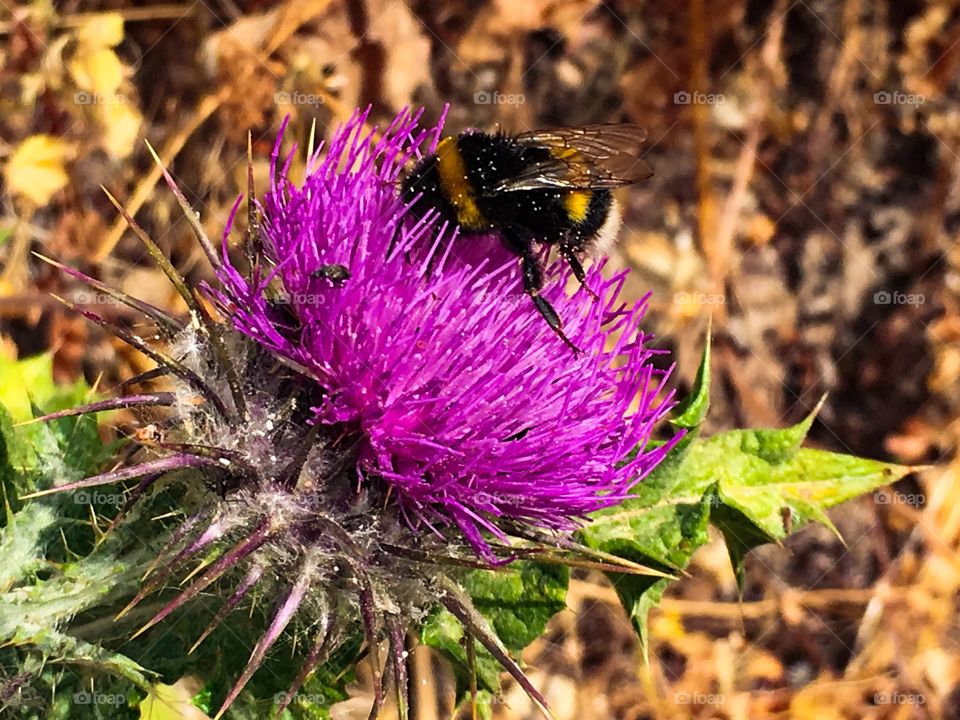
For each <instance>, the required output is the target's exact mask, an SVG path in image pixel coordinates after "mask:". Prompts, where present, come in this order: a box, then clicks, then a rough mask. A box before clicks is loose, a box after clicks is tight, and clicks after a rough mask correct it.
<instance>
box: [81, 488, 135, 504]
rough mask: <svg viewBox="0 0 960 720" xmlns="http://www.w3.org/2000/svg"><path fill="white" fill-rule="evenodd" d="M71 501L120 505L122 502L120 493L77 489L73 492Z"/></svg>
mask: <svg viewBox="0 0 960 720" xmlns="http://www.w3.org/2000/svg"><path fill="white" fill-rule="evenodd" d="M73 501H74V502H75V503H76V504H77V505H114V506H116V505H120V504H122V503H123V495H122V494H121V493H105V492H99V491H97V490H78V491H77V492H75V493H74V494H73Z"/></svg>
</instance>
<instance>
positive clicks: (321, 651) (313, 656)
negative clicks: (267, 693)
mask: <svg viewBox="0 0 960 720" xmlns="http://www.w3.org/2000/svg"><path fill="white" fill-rule="evenodd" d="M322 623H323V626H324V627H323V629H321V630H320V632H318V633H317V636H316V640H314V643H313V647H311V648H310V652H308V653H307V657H306V658H304V661H303V664H302V665H301V666H300V672H298V673H297V677H296V679H295V680H294V681H293V684H292V685H291V686H290V687H289V688H288V689H287V692H286V693H285V694H284V696H283V700H282V701H281V702H280V703H279V704H278V705H277V709H276V712H275V713H274V715H273V717H274V720H276V718H278V717H280V715H282V714H283V711H284V710H286V709H287V706H288V705H290V703H291V702H293V698H294V697H295V696H296V694H297V692H298V691H299V690H300V688H301V687H303V684H304V683H305V682H306V681H307V678H308V677H309V676H310V673H311V672H313V670H314V669H315V668H316V667H317V665H319V664H320V663H321V662H323V661H324V660H325V659H326V658H327V657H328V656H329V654H330V650H331V647H332V646H333V644H334V643H333V641H334V638H335V637H336V634H337V633H336V627H337V626H336V624H335V623H333V622H331V620H330V618H329V616H324V618H323V619H322Z"/></svg>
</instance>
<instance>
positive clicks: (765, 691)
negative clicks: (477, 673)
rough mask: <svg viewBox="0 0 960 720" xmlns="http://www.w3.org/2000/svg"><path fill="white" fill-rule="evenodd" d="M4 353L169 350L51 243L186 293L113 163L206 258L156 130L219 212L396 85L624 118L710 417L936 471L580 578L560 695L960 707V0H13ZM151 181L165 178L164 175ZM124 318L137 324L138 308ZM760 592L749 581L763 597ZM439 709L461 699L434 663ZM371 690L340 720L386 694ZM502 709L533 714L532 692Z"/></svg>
mask: <svg viewBox="0 0 960 720" xmlns="http://www.w3.org/2000/svg"><path fill="white" fill-rule="evenodd" d="M0 67H2V69H0V165H2V170H3V172H2V181H0V182H2V195H0V356H2V357H6V358H17V357H28V356H30V355H33V354H36V353H40V352H44V351H51V352H52V353H53V354H54V359H55V372H56V374H57V378H58V380H61V381H64V382H66V381H70V380H72V379H75V378H77V377H79V376H86V377H87V379H88V380H90V381H95V380H99V387H100V389H101V390H102V391H104V392H110V391H111V390H112V389H114V388H115V387H116V385H117V383H118V382H120V381H122V380H123V379H124V378H125V377H129V376H131V375H133V374H135V373H137V372H140V371H143V370H145V369H147V367H148V364H147V362H148V361H147V360H146V359H145V358H144V357H142V356H139V355H137V354H136V353H134V352H132V351H131V350H130V349H129V348H127V347H126V346H124V345H122V344H120V343H119V342H118V341H116V340H114V339H112V338H110V337H109V336H106V335H104V334H102V333H101V332H99V331H98V330H97V329H96V328H95V327H93V326H92V325H91V324H89V323H88V322H86V321H84V320H83V319H82V318H78V317H77V316H76V315H74V314H72V313H70V312H68V311H65V310H64V309H63V308H62V307H60V306H59V305H58V304H57V303H56V302H55V301H54V300H53V299H52V298H51V297H50V295H49V293H51V292H55V293H57V294H60V295H63V296H65V297H68V298H70V299H72V300H74V301H75V302H77V303H78V304H80V305H84V304H87V303H96V302H97V301H98V298H102V297H103V296H101V295H97V294H92V293H88V294H84V289H83V288H82V287H79V286H76V285H74V284H73V283H72V282H71V281H70V280H69V278H67V277H66V276H64V275H63V274H61V273H59V272H58V271H56V270H54V269H52V268H50V267H49V266H47V265H45V264H44V263H43V262H41V261H40V260H38V259H37V258H36V257H34V256H33V255H32V254H31V253H32V252H39V253H42V254H44V255H47V256H51V257H54V258H57V259H58V260H60V261H62V262H64V263H67V264H70V265H73V266H76V267H79V268H80V269H82V270H83V271H85V272H87V273H89V274H91V275H94V276H96V277H98V278H100V279H102V280H105V281H107V282H109V283H111V284H117V285H119V286H121V287H122V288H123V289H124V290H126V291H128V292H131V293H132V294H134V295H137V296H140V297H142V298H144V299H147V300H149V301H151V302H154V303H155V304H159V305H162V306H167V307H170V308H172V309H180V308H178V304H177V303H178V300H177V298H176V297H174V296H173V294H172V292H171V291H170V290H169V288H168V285H167V283H166V282H165V280H164V279H163V278H162V276H161V275H160V273H159V271H157V270H156V269H155V268H154V266H153V265H152V264H151V262H150V261H149V258H148V257H147V256H146V254H145V253H144V251H143V250H142V248H141V246H140V244H139V243H138V241H137V240H136V238H135V237H134V236H133V235H132V233H130V232H129V231H127V230H126V226H125V224H124V223H123V221H122V219H121V218H119V217H118V216H117V214H116V212H115V210H114V209H113V208H112V206H111V205H110V203H109V201H108V200H107V198H106V197H105V195H104V193H103V192H102V190H101V189H100V186H101V185H103V186H104V187H105V188H106V189H107V190H109V192H110V193H112V194H113V195H114V196H116V197H117V198H119V199H120V201H121V202H122V203H124V204H125V205H126V206H127V207H128V209H129V211H130V212H131V214H133V215H135V217H136V218H137V220H138V221H139V222H140V223H141V224H142V225H143V226H144V228H146V229H147V231H148V232H149V233H150V234H151V236H152V237H153V238H154V239H155V240H157V242H158V243H159V244H160V245H161V246H162V247H163V248H164V249H165V250H166V251H167V252H168V253H169V254H170V255H171V256H172V257H173V258H174V260H175V263H176V264H177V266H178V267H179V268H180V269H181V270H182V271H183V272H184V273H186V274H187V275H188V276H190V277H192V278H195V279H199V278H200V277H202V276H203V275H204V274H205V273H206V272H207V267H206V266H205V264H204V261H203V259H202V256H201V252H200V250H199V248H198V246H197V244H196V242H195V240H194V239H193V236H192V234H191V231H190V228H189V225H188V223H187V222H185V221H184V219H183V218H182V215H181V213H180V210H179V208H178V207H177V205H176V202H175V199H174V198H173V197H172V195H171V194H170V192H169V191H168V190H167V189H166V188H165V187H161V186H162V184H163V183H162V180H160V177H159V172H158V171H157V170H156V168H155V166H154V164H153V162H152V160H151V158H150V155H149V153H148V151H147V149H146V146H145V145H144V143H143V139H147V140H149V142H150V143H151V144H152V145H153V147H154V148H156V150H157V152H158V154H159V155H160V157H161V158H162V159H163V161H164V162H165V163H166V165H167V166H168V167H169V168H171V170H172V172H173V174H174V176H175V177H176V179H177V181H178V183H179V184H180V187H181V188H182V189H183V191H184V192H185V193H186V195H187V197H188V199H189V200H190V202H191V204H192V205H193V206H194V207H195V208H196V209H197V211H198V212H199V213H200V217H201V220H202V222H203V224H204V226H205V227H206V229H207V232H208V233H209V234H210V235H211V236H212V237H219V236H220V234H221V232H222V228H223V226H224V223H225V221H226V217H227V213H228V211H229V207H230V205H231V204H232V203H233V201H234V199H235V198H236V196H237V195H238V194H239V193H241V192H244V191H245V189H246V183H247V180H246V175H247V162H246V157H247V140H248V132H249V133H250V135H249V137H250V139H251V141H252V142H251V147H252V154H253V159H254V164H253V167H254V175H255V179H256V181H257V185H258V187H260V188H263V187H265V185H266V178H267V159H268V155H269V151H270V148H271V147H272V144H273V141H274V138H275V136H276V133H277V130H278V128H279V124H280V122H281V121H282V120H283V118H284V117H285V116H288V115H289V116H290V117H291V122H292V127H291V131H290V132H292V133H293V135H294V136H295V137H296V138H297V139H298V140H300V141H301V142H304V141H305V139H306V137H307V135H308V133H309V129H310V126H311V124H312V123H313V122H314V121H315V122H316V123H317V129H318V133H326V132H327V131H328V129H330V128H332V127H334V126H335V125H336V124H337V123H339V122H341V121H343V120H345V119H346V118H347V117H348V116H349V115H350V114H351V113H352V112H353V111H354V109H355V108H357V107H364V106H366V105H368V104H370V105H372V107H373V111H372V114H371V122H372V123H373V124H375V125H381V126H382V125H383V124H384V123H385V122H386V121H388V120H389V119H390V118H392V117H393V116H394V115H395V113H396V112H397V111H399V110H400V109H401V108H402V107H404V106H406V105H414V106H423V107H425V108H426V115H425V119H426V120H428V121H432V120H435V119H436V118H437V117H438V116H439V114H440V112H441V110H442V107H443V105H444V103H450V111H449V115H448V121H447V130H448V131H449V132H456V131H459V130H461V129H463V128H466V127H479V128H492V127H495V126H497V125H499V126H500V127H502V128H503V129H505V130H508V131H519V130H526V129H530V128H537V127H542V126H546V125H576V124H583V123H591V122H605V121H631V122H635V123H639V124H641V125H643V126H644V127H645V128H647V130H648V140H647V143H646V156H645V157H646V159H647V161H648V162H649V163H650V165H651V166H652V167H653V169H654V171H655V176H654V177H653V178H652V179H651V180H649V181H647V182H646V183H644V184H642V185H640V186H636V187H633V188H629V189H627V190H625V191H623V193H622V194H621V195H620V200H621V202H622V203H623V205H624V207H625V223H624V228H623V231H622V234H621V240H620V244H619V247H618V248H617V250H616V251H615V253H614V264H615V265H617V266H620V267H629V268H632V269H633V270H634V272H633V273H632V275H631V280H630V284H629V287H628V290H629V292H630V293H631V294H632V296H634V297H639V296H641V295H642V294H643V293H645V292H647V291H651V292H652V293H653V296H652V303H651V310H650V312H649V313H648V316H647V320H646V322H647V325H648V327H649V329H650V330H651V331H653V332H655V333H656V335H657V338H658V339H657V343H658V344H659V345H661V346H663V347H666V348H669V349H671V350H672V351H673V352H674V353H675V354H674V357H675V360H676V362H677V365H678V369H677V373H676V382H677V384H678V386H679V387H680V389H681V391H682V390H683V389H684V388H685V387H688V386H689V384H690V382H691V380H692V377H693V374H694V373H695V370H696V365H697V362H698V360H699V353H700V350H701V348H702V344H703V339H704V335H705V333H706V328H707V323H708V321H709V319H710V318H712V321H713V332H714V338H715V352H714V364H713V372H714V378H715V379H714V386H713V397H712V402H713V406H712V410H711V420H710V427H709V430H710V431H718V430H722V429H726V428H731V427H747V426H750V427H757V426H783V425H786V424H789V423H793V422H796V421H797V420H799V419H800V418H802V417H803V416H804V415H806V414H807V413H809V412H810V410H812V409H813V407H814V406H815V405H816V403H817V401H818V400H819V399H820V397H821V396H823V395H824V394H827V400H826V404H825V406H824V407H823V410H822V412H821V413H820V415H819V418H818V421H817V423H816V424H815V425H814V429H813V431H812V433H811V442H812V443H813V444H815V445H819V446H821V447H825V448H829V449H833V450H837V451H845V452H851V453H856V454H860V455H866V456H869V457H874V458H880V459H889V460H895V461H898V462H902V463H910V464H930V465H932V466H933V467H932V469H930V470H928V471H924V472H923V473H921V474H919V475H915V476H912V477H911V478H908V479H907V480H904V481H902V482H901V483H898V484H897V485H896V486H894V487H892V488H889V489H887V490H885V491H883V492H879V493H876V494H874V495H871V496H868V497H865V498H860V499H859V500H856V501H853V502H850V503H848V504H846V505H844V506H843V507H842V508H841V509H839V510H838V511H835V512H834V513H833V514H832V518H833V521H834V522H835V523H836V525H837V527H838V528H839V530H840V532H841V533H842V534H843V537H844V538H845V543H844V542H841V541H840V540H839V539H838V538H837V537H835V536H834V535H833V534H832V533H831V532H830V531H828V530H827V529H825V528H821V527H810V528H806V529H804V530H803V531H802V532H800V533H799V534H797V535H796V536H794V537H792V538H791V539H790V540H789V541H788V542H787V543H786V547H783V548H777V547H765V548H762V549H761V550H759V551H756V552H754V553H753V554H752V555H751V556H750V557H749V559H748V561H747V572H746V585H745V588H744V589H743V593H742V596H741V595H740V594H739V593H738V590H737V587H736V583H735V581H734V578H733V575H732V573H731V571H730V569H729V565H728V561H727V559H726V551H725V548H724V547H723V545H722V543H721V542H719V540H718V541H717V542H715V543H712V544H711V545H709V546H707V547H706V548H704V549H703V550H702V551H701V552H699V553H698V554H697V555H696V556H695V557H694V561H693V565H692V568H691V571H690V575H689V576H688V577H685V578H683V579H682V580H681V581H680V582H678V583H676V584H674V586H673V587H672V588H671V590H670V591H669V592H668V597H667V598H666V599H665V601H664V603H663V605H662V607H661V608H660V609H659V610H657V611H655V612H654V613H653V615H652V616H651V649H650V664H649V666H645V665H644V663H643V660H642V658H641V656H640V655H639V654H638V650H637V642H636V640H635V636H634V634H633V631H632V629H631V626H630V624H629V622H628V621H627V619H626V618H625V616H624V614H623V612H622V610H621V609H620V607H619V604H618V602H617V599H616V595H615V593H614V592H613V590H612V589H611V588H610V587H609V585H608V584H606V583H605V582H604V581H603V580H602V579H600V578H598V577H594V576H592V575H581V576H578V577H577V578H576V579H575V580H574V582H573V585H572V590H571V593H570V596H569V603H570V610H569V611H567V612H564V613H562V614H561V615H559V616H558V617H557V618H555V620H554V622H553V623H552V625H551V628H550V630H549V632H548V634H547V635H546V636H545V637H543V638H541V640H539V641H537V642H536V643H534V645H533V646H531V647H530V648H528V651H527V653H526V655H525V660H526V661H527V663H528V664H529V666H530V669H531V675H532V677H533V679H534V682H535V683H536V684H537V685H538V686H539V687H540V688H542V689H543V690H544V693H545V694H546V696H547V697H548V698H549V699H550V700H551V701H552V704H553V707H554V709H555V712H556V715H557V717H558V718H560V719H561V720H563V719H565V718H591V719H592V718H617V719H621V718H622V719H624V720H640V719H641V718H658V719H659V718H674V717H681V718H682V717H691V718H765V717H784V718H785V717H801V718H807V717H810V718H828V719H829V718H950V717H960V625H958V622H957V618H958V589H960V556H958V554H957V547H958V543H960V480H958V477H957V470H958V467H960V466H958V465H957V463H956V461H955V459H954V458H955V456H956V446H957V442H958V440H960V382H958V379H957V378H958V373H960V314H958V311H960V248H958V246H957V244H956V242H955V235H956V233H957V231H958V229H960V86H958V79H960V74H958V71H960V2H956V0H927V1H926V2H921V1H914V0H897V1H894V0H882V1H878V2H866V1H864V0H711V1H710V2H709V3H708V2H707V0H683V1H682V2H678V3H660V2H653V1H652V0H650V1H645V0H632V1H629V0H622V1H620V2H614V1H611V2H606V3H603V2H595V1H594V0H523V1H520V0H450V1H449V2H430V1H429V0H407V1H406V2H404V1H403V0H305V1H299V2H298V1H296V0H287V1H285V2H280V1H278V2H274V1H272V0H219V1H216V0H196V2H190V1H189V0H187V2H183V3H177V2H168V3H164V2H135V3H121V2H112V1H111V0H106V1H105V2H70V1H67V2H57V3H52V2H46V1H43V0H41V1H38V2H31V3H13V2H11V0H0ZM158 181H160V182H159V183H158ZM97 310H98V312H100V313H102V314H105V315H107V316H108V317H112V318H113V319H116V320H117V321H119V322H124V321H126V318H124V317H123V313H124V310H123V308H121V307H119V306H117V305H115V304H110V305H108V306H105V307H101V308H98V309H97ZM741 600H742V602H741ZM416 664H417V670H416V677H417V683H418V685H417V687H418V690H417V698H418V701H417V708H416V713H417V714H416V718H417V719H418V720H433V719H434V718H445V717H450V712H451V710H450V702H451V699H450V690H449V683H448V682H447V681H446V680H445V674H444V671H443V670H442V668H439V667H438V666H437V665H436V663H435V662H434V661H433V660H432V659H431V658H430V657H429V656H427V655H426V654H425V653H420V654H418V656H417V663H416ZM356 694H357V697H356V699H355V700H351V701H349V702H348V703H346V704H345V705H344V706H341V707H339V708H337V710H336V714H335V717H339V718H344V719H345V718H352V717H366V710H365V709H363V708H364V704H366V708H369V698H368V697H366V696H365V691H364V687H363V683H362V678H361V682H360V683H358V685H357V688H356ZM496 716H497V717H498V718H504V719H507V718H510V719H520V718H523V719H526V718H533V717H535V715H534V713H533V709H532V708H531V707H530V705H529V703H528V702H527V701H526V699H525V698H524V697H523V695H522V693H521V692H519V691H518V690H517V688H516V687H514V686H511V685H510V684H509V683H508V684H507V692H506V694H505V696H504V702H503V703H502V704H500V705H498V706H497V708H496Z"/></svg>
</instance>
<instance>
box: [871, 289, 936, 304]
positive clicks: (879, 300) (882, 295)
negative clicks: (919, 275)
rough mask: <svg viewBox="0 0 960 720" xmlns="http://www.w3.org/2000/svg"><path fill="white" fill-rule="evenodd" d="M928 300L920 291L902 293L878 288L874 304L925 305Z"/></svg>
mask: <svg viewBox="0 0 960 720" xmlns="http://www.w3.org/2000/svg"><path fill="white" fill-rule="evenodd" d="M926 301H927V298H926V296H924V295H921V294H920V293H902V292H890V291H888V290H878V291H877V292H875V293H874V294H873V303H874V305H923V304H924V303H925V302H926Z"/></svg>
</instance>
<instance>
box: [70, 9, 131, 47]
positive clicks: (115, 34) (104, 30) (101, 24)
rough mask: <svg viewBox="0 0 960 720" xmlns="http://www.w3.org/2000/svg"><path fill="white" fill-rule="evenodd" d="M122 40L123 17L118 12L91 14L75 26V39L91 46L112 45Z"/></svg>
mask: <svg viewBox="0 0 960 720" xmlns="http://www.w3.org/2000/svg"><path fill="white" fill-rule="evenodd" d="M121 40H123V17H122V16H121V15H120V14H119V13H103V14H102V15H93V16H91V17H89V18H87V19H86V20H84V21H83V23H82V24H81V25H80V27H78V28H77V41H78V42H79V43H80V44H81V45H86V46H88V47H91V48H103V47H113V46H114V45H119V44H120V41H121Z"/></svg>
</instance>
